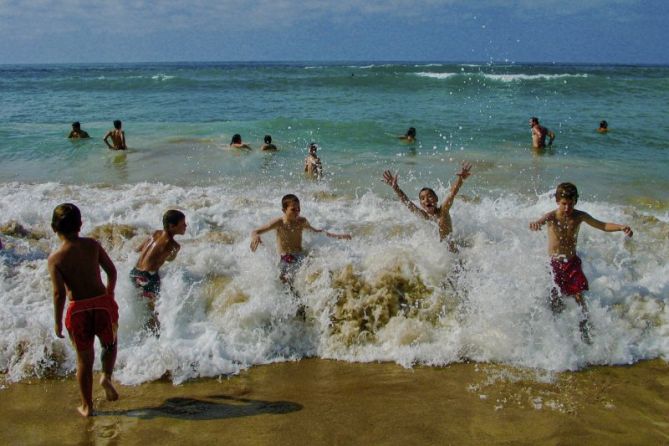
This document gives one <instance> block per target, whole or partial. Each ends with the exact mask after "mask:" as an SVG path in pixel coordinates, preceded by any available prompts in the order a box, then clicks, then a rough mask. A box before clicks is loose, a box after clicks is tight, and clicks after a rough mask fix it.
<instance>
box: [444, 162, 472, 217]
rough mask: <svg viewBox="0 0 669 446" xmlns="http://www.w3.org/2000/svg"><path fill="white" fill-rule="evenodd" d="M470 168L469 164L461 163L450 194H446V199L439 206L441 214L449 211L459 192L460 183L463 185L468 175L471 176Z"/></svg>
mask: <svg viewBox="0 0 669 446" xmlns="http://www.w3.org/2000/svg"><path fill="white" fill-rule="evenodd" d="M471 168H472V164H471V163H467V162H463V163H462V166H461V167H460V172H458V173H456V174H455V175H456V176H457V177H458V178H457V179H456V180H455V183H453V186H451V192H450V193H449V194H448V197H446V199H445V200H444V203H443V204H442V205H441V210H442V212H443V211H447V210H449V209H450V208H451V206H452V205H453V201H454V200H455V196H456V195H457V194H458V191H459V190H460V187H461V186H462V183H464V182H465V180H466V179H467V178H468V177H469V175H471V172H470V170H471Z"/></svg>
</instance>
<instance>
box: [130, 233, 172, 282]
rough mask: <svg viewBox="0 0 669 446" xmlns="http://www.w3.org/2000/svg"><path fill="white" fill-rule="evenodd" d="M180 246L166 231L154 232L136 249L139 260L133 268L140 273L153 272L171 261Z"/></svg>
mask: <svg viewBox="0 0 669 446" xmlns="http://www.w3.org/2000/svg"><path fill="white" fill-rule="evenodd" d="M179 249H181V246H180V245H179V244H178V243H177V242H176V241H174V239H173V238H172V237H170V235H169V234H168V233H167V231H163V230H160V231H156V232H154V233H153V235H152V236H151V237H150V238H148V239H147V240H146V241H145V242H144V243H142V245H141V246H140V247H139V248H138V251H139V252H140V254H139V259H137V264H136V265H135V267H136V268H137V269H138V270H140V271H149V272H155V271H158V269H159V268H160V267H161V266H163V264H164V263H165V262H167V261H172V260H174V258H175V257H176V256H177V254H178V253H179Z"/></svg>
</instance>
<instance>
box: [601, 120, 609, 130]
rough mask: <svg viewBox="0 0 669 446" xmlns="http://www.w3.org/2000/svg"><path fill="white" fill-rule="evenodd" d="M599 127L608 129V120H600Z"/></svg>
mask: <svg viewBox="0 0 669 446" xmlns="http://www.w3.org/2000/svg"><path fill="white" fill-rule="evenodd" d="M599 127H600V128H602V129H606V128H608V127H609V123H608V122H606V121H600V122H599Z"/></svg>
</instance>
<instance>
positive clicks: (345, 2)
mask: <svg viewBox="0 0 669 446" xmlns="http://www.w3.org/2000/svg"><path fill="white" fill-rule="evenodd" d="M667 41H669V0H534V1H532V0H365V1H355V0H336V1H331V0H152V1H146V0H104V1H101V0H0V64H14V63H95V62H111V63H119V62H173V61H348V62H350V61H435V62H436V61H439V62H448V61H454V62H467V61H471V62H515V63H521V62H546V63H550V62H563V63H564V62H571V63H618V64H665V65H666V64H669V45H667V43H666V42H667Z"/></svg>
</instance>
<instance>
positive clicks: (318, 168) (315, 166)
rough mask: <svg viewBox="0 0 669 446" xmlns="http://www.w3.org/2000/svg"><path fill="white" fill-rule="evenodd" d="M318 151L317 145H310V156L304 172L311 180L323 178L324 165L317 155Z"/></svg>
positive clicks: (305, 160)
mask: <svg viewBox="0 0 669 446" xmlns="http://www.w3.org/2000/svg"><path fill="white" fill-rule="evenodd" d="M316 150H318V146H317V145H316V143H313V142H312V143H311V144H309V155H307V157H306V158H305V159H304V171H305V172H306V174H307V176H308V177H309V178H320V177H321V176H323V165H322V164H321V159H320V158H319V157H318V155H316Z"/></svg>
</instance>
